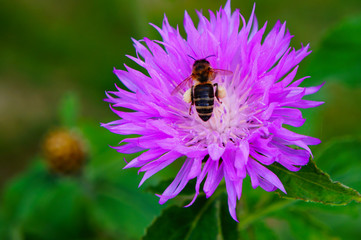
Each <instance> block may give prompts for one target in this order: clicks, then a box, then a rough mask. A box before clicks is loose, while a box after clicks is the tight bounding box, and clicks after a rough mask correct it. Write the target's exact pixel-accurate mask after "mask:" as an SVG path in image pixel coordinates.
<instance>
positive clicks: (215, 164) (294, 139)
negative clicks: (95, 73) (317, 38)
mask: <svg viewBox="0 0 361 240" xmlns="http://www.w3.org/2000/svg"><path fill="white" fill-rule="evenodd" d="M209 13H210V15H209V18H207V17H205V16H204V15H203V14H202V12H198V17H199V23H198V26H195V25H194V23H193V21H192V19H191V18H190V16H189V15H188V13H187V12H185V15H184V29H185V32H186V34H187V37H186V38H184V37H183V36H182V35H181V34H180V31H179V29H178V28H174V27H172V26H171V25H170V24H169V22H168V19H167V18H166V17H165V18H164V21H163V25H162V26H161V27H158V26H155V25H153V26H154V27H155V28H156V29H157V30H158V32H159V33H160V35H161V37H162V40H161V41H158V40H150V39H148V38H144V39H143V40H141V41H137V40H133V41H134V46H135V49H136V56H134V57H133V56H128V57H129V58H130V59H131V60H133V61H134V62H135V63H137V64H138V65H139V66H140V67H142V68H144V69H145V70H146V72H147V74H143V73H142V72H140V71H137V70H135V69H132V68H130V67H128V66H125V68H126V69H125V70H117V69H114V73H115V74H116V75H117V77H118V78H119V79H120V81H121V82H122V83H123V84H124V86H125V87H126V88H127V89H128V90H129V91H128V90H124V89H122V88H119V87H117V89H116V91H109V92H107V93H106V94H107V99H106V101H107V102H109V103H110V105H111V106H110V107H111V109H112V111H113V112H114V113H116V114H117V116H119V117H120V119H117V120H115V121H113V122H110V123H106V124H102V126H103V127H105V128H107V129H108V130H109V131H111V132H113V133H116V134H121V135H130V137H128V138H126V139H124V140H123V141H122V144H120V145H119V146H115V147H114V148H115V149H116V150H117V151H118V152H120V153H123V154H132V153H138V152H142V153H141V154H140V155H139V156H138V157H136V158H134V159H133V160H131V161H130V162H129V163H127V165H126V166H125V167H124V168H133V167H135V168H140V169H139V172H144V175H143V178H142V180H141V181H140V185H142V184H143V183H144V181H146V180H147V179H148V178H150V177H151V176H153V175H154V174H156V173H157V172H159V171H161V170H163V169H164V168H165V167H167V166H169V165H170V164H172V163H173V162H175V161H177V162H178V163H180V164H181V166H182V167H181V168H180V170H179V172H178V174H177V175H176V176H175V177H174V180H173V182H172V183H171V184H170V185H169V186H168V187H167V188H166V189H165V190H164V192H163V193H162V194H159V195H158V196H159V197H160V200H159V203H160V204H163V203H165V202H166V201H168V200H169V199H171V198H174V197H176V196H177V195H178V194H179V193H180V192H181V191H182V190H183V189H184V187H185V186H186V185H187V184H188V182H189V181H190V180H191V179H194V178H196V184H195V186H194V188H195V195H194V198H193V200H192V201H191V203H190V204H189V205H191V204H192V203H193V202H194V201H195V200H196V198H197V196H198V195H199V193H200V191H201V190H203V192H204V193H205V194H206V196H207V197H210V196H211V195H212V194H213V193H214V191H215V190H216V188H217V187H218V185H219V184H220V182H221V181H223V180H224V181H225V185H226V190H227V194H228V207H229V212H230V214H231V216H232V217H233V218H234V219H235V220H237V214H236V205H237V200H239V199H240V198H241V195H242V184H243V181H246V180H245V179H246V177H247V176H249V177H250V180H251V183H252V187H253V188H256V187H261V188H263V189H264V190H266V191H274V190H276V189H279V190H281V191H283V192H286V189H285V188H284V186H283V184H282V182H281V180H280V179H279V178H278V177H277V175H276V174H275V173H273V172H272V171H270V170H269V169H268V168H267V165H270V164H273V163H278V164H281V165H282V166H284V167H285V168H287V169H288V170H289V171H298V170H300V169H301V167H302V166H304V165H306V164H307V163H308V161H309V158H310V157H311V156H312V152H311V150H310V148H309V145H316V144H319V143H320V140H319V139H316V138H313V137H310V136H306V135H302V134H298V133H295V132H293V131H290V130H288V128H287V126H286V125H289V126H292V127H300V126H302V125H303V124H304V122H305V121H306V119H304V118H303V117H302V112H301V111H300V110H299V108H312V107H317V106H319V105H321V104H322V103H323V102H318V101H311V100H307V99H304V97H305V96H307V95H310V94H313V93H315V92H317V91H318V90H319V89H320V88H321V87H322V85H320V86H315V87H301V85H300V84H301V83H302V82H303V81H304V80H305V79H307V77H303V78H300V79H296V78H295V77H296V74H297V70H298V64H299V63H300V62H301V61H302V59H304V58H305V57H306V56H307V55H308V54H310V51H309V45H306V46H303V45H301V47H300V49H298V50H296V49H294V48H292V47H290V41H291V39H292V35H291V34H290V33H289V31H288V30H287V29H286V24H285V23H281V22H280V21H277V22H276V24H275V25H274V26H273V27H272V28H271V30H270V32H269V33H266V25H267V24H264V25H263V26H260V27H259V25H258V21H257V19H256V16H255V14H254V9H253V11H252V13H251V15H250V17H249V20H248V21H246V20H245V18H244V17H243V16H242V15H241V13H240V11H239V9H236V10H235V11H233V12H232V11H231V3H230V1H227V3H226V5H225V7H221V8H220V9H219V11H217V12H216V13H214V12H212V11H209ZM187 55H188V56H189V55H190V56H193V57H194V58H193V59H190V58H189V57H188V56H187ZM204 56H208V58H204ZM211 56H214V57H211ZM221 69H224V70H221ZM217 84H218V85H217ZM175 86H178V87H176V88H175ZM187 88H189V89H188V90H187ZM180 89H182V91H181V90H180ZM183 91H185V93H184V94H183V97H181V93H183ZM177 93H179V94H177ZM214 98H216V99H217V100H219V101H221V103H219V104H218V103H217V101H214ZM186 102H187V103H186ZM189 103H190V104H191V108H192V107H193V105H195V110H196V111H197V114H191V115H190V109H189ZM118 107H121V108H127V109H130V110H132V111H127V112H124V111H120V110H117V109H116V108H118ZM198 115H199V116H198ZM183 156H184V157H185V158H181V157H183ZM202 186H203V187H202ZM201 187H202V189H201Z"/></svg>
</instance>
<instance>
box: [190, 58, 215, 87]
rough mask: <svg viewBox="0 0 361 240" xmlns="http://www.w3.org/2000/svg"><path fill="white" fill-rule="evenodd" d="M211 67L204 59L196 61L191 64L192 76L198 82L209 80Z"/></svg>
mask: <svg viewBox="0 0 361 240" xmlns="http://www.w3.org/2000/svg"><path fill="white" fill-rule="evenodd" d="M210 70H211V65H210V64H209V62H208V61H207V60H206V59H199V60H196V61H195V62H194V64H193V71H192V74H193V76H194V77H195V78H196V79H197V80H198V81H200V82H206V81H208V80H209V74H210Z"/></svg>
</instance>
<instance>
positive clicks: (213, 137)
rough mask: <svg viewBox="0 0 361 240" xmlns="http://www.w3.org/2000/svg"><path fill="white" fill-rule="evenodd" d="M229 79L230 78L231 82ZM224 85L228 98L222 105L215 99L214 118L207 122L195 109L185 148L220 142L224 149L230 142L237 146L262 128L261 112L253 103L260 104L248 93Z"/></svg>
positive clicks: (235, 87)
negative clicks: (258, 115)
mask: <svg viewBox="0 0 361 240" xmlns="http://www.w3.org/2000/svg"><path fill="white" fill-rule="evenodd" d="M228 80H229V79H228ZM232 83H233V81H232V82H231V83H229V84H225V83H224V82H221V83H220V85H222V84H223V86H224V87H225V89H226V93H227V95H226V97H225V98H223V99H221V103H220V102H218V101H217V100H215V103H214V108H213V114H212V117H211V118H210V119H209V120H208V121H206V122H204V121H202V120H201V119H200V118H199V117H198V116H196V115H197V113H196V112H195V108H193V116H192V117H191V119H192V123H191V126H193V127H191V129H190V131H189V134H188V135H187V137H186V138H185V139H186V141H185V145H186V146H194V145H200V146H203V147H207V146H208V145H210V144H213V143H217V144H218V145H219V146H225V145H226V144H227V143H228V142H232V143H234V144H236V145H238V144H239V142H240V141H242V140H243V139H245V138H247V137H248V136H249V135H250V134H252V132H254V131H255V130H256V129H258V128H259V127H261V126H262V121H261V120H259V119H258V118H257V116H256V115H257V114H259V113H260V110H257V109H259V108H257V107H256V106H255V104H254V103H256V102H259V101H256V100H255V99H252V97H251V96H249V90H248V91H247V89H246V90H245V89H241V91H239V89H238V87H237V86H234V85H233V84H232Z"/></svg>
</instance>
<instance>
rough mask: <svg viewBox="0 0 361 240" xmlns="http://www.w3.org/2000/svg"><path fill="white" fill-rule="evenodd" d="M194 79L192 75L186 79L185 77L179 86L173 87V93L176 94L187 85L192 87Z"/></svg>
mask: <svg viewBox="0 0 361 240" xmlns="http://www.w3.org/2000/svg"><path fill="white" fill-rule="evenodd" d="M192 80H193V78H192V75H191V76H189V77H187V78H186V79H184V80H183V81H182V82H181V83H180V84H178V86H177V87H175V88H174V89H173V91H172V92H171V95H174V94H176V93H177V92H179V91H180V90H182V89H183V88H185V87H186V86H187V85H188V87H191V86H192Z"/></svg>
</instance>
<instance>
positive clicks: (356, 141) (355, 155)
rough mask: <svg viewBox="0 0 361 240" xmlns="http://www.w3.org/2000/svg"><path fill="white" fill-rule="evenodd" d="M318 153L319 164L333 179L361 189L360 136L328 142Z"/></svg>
mask: <svg viewBox="0 0 361 240" xmlns="http://www.w3.org/2000/svg"><path fill="white" fill-rule="evenodd" d="M318 155H319V157H318V158H317V164H318V166H320V167H321V168H322V169H324V170H325V171H327V172H328V173H329V174H330V175H331V176H332V179H334V180H336V181H340V182H342V183H345V184H347V186H350V187H352V188H355V189H356V190H358V191H361V181H360V173H361V161H360V159H361V139H360V138H358V137H345V138H341V139H335V140H333V141H330V142H327V143H326V144H324V147H323V149H322V150H321V152H320V153H319V154H318Z"/></svg>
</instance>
